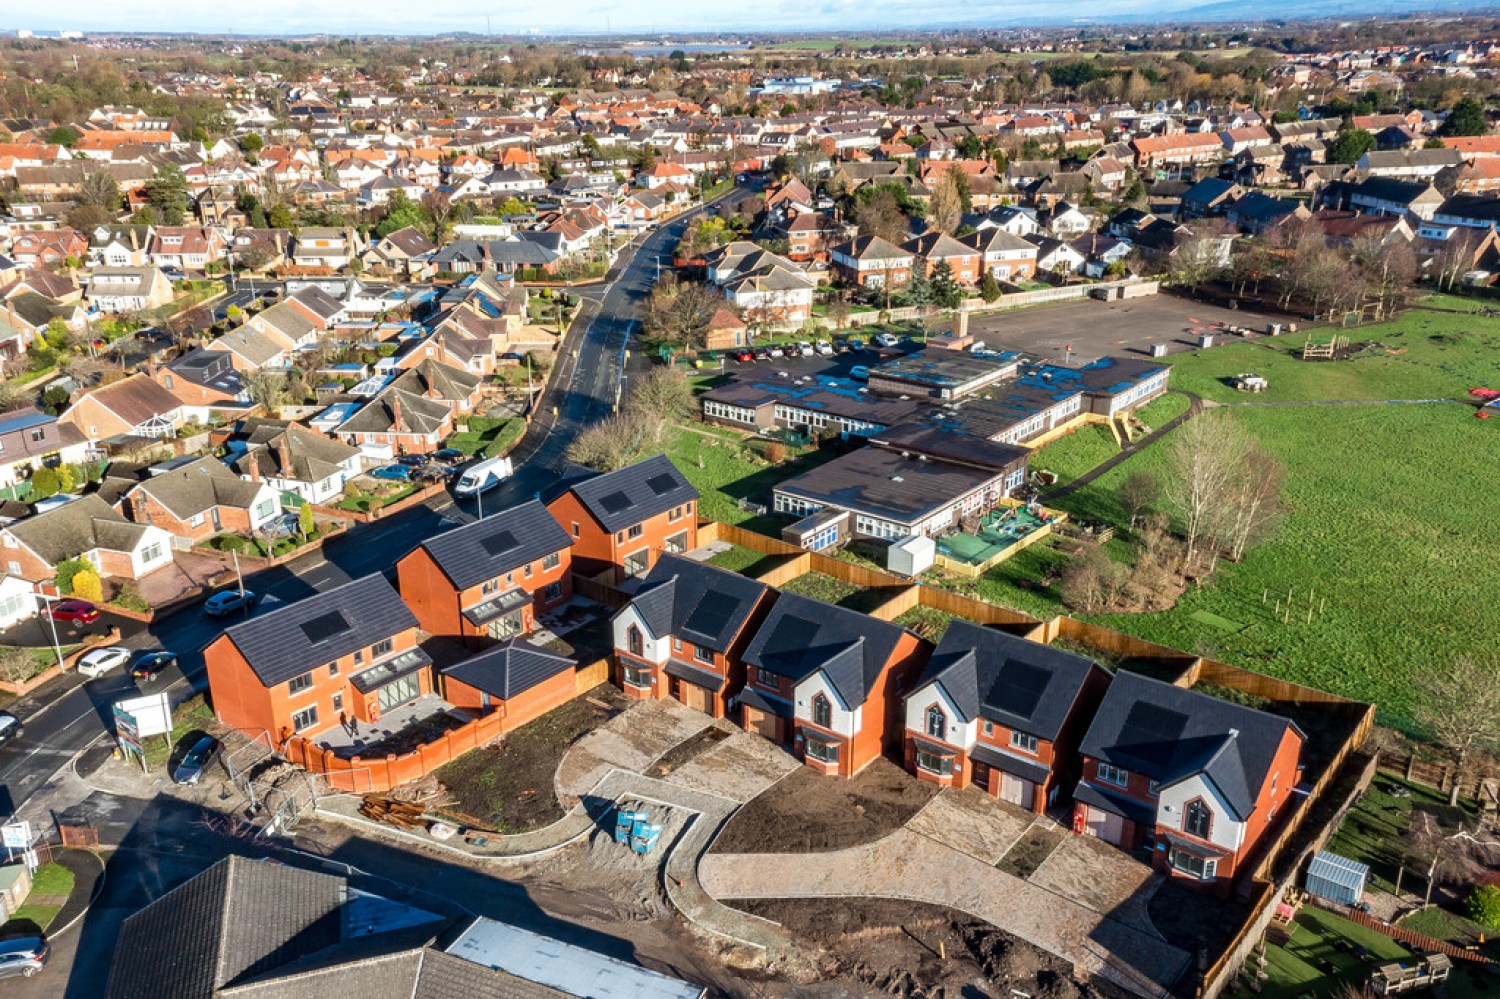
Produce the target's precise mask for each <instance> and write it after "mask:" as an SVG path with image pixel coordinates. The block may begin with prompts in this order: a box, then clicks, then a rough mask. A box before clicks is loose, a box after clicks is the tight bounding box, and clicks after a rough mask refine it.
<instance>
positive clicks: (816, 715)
mask: <svg viewBox="0 0 1500 999" xmlns="http://www.w3.org/2000/svg"><path fill="white" fill-rule="evenodd" d="M812 717H813V724H814V725H820V726H822V727H823V728H831V727H832V726H833V703H832V702H831V701H829V700H828V697H827V696H826V695H824V694H819V695H818V696H816V697H814V698H813V702H812Z"/></svg>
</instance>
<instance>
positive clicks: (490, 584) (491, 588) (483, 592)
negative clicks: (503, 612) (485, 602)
mask: <svg viewBox="0 0 1500 999" xmlns="http://www.w3.org/2000/svg"><path fill="white" fill-rule="evenodd" d="M499 589H500V580H498V579H487V580H485V581H484V582H483V583H481V584H479V595H480V596H482V597H488V596H492V595H493V594H495V593H496V592H497V591H499Z"/></svg>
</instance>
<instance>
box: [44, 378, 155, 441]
mask: <svg viewBox="0 0 1500 999" xmlns="http://www.w3.org/2000/svg"><path fill="white" fill-rule="evenodd" d="M171 387H172V386H171V385H168V386H167V388H171ZM46 439H47V431H46V430H44V429H40V428H38V429H36V430H33V431H32V432H31V440H32V443H34V444H40V443H41V442H42V441H44V440H46Z"/></svg>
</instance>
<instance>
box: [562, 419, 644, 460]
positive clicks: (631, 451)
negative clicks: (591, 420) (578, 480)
mask: <svg viewBox="0 0 1500 999" xmlns="http://www.w3.org/2000/svg"><path fill="white" fill-rule="evenodd" d="M650 422H651V419H650V418H649V417H647V416H645V414H642V413H619V414H617V415H615V416H611V417H609V418H608V419H605V420H602V421H600V422H599V423H596V424H594V425H593V426H591V427H589V428H588V429H586V430H584V431H583V432H582V433H581V434H579V435H578V436H577V437H575V438H573V443H572V444H569V445H568V451H567V457H568V460H569V461H572V462H576V463H577V464H580V465H584V466H587V467H589V468H593V469H596V470H598V471H601V472H612V471H614V470H615V469H617V468H624V467H625V466H626V465H628V464H630V463H631V462H633V461H634V460H635V459H636V458H637V457H638V456H639V455H640V453H641V449H642V446H643V445H644V444H645V443H646V442H647V441H648V440H649V439H650V437H651V436H652V428H651V426H650V425H649V424H650ZM657 422H658V423H659V421H657Z"/></svg>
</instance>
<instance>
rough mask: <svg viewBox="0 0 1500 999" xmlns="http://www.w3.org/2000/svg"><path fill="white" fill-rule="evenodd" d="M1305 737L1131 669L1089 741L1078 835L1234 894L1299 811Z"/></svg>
mask: <svg viewBox="0 0 1500 999" xmlns="http://www.w3.org/2000/svg"><path fill="white" fill-rule="evenodd" d="M1305 741H1306V737H1305V736H1304V735H1303V734H1302V732H1301V730H1300V729H1298V728H1297V726H1296V725H1295V724H1294V723H1292V722H1291V721H1289V720H1288V719H1286V718H1283V717H1281V716H1279V715H1273V714H1270V713H1268V712H1265V711H1257V710H1255V709H1254V708H1248V707H1244V706H1242V705H1239V704H1234V703H1232V702H1230V701H1224V700H1220V699H1219V698H1217V697H1210V696H1209V695H1207V694H1201V693H1198V692H1196V691H1192V690H1186V689H1184V688H1182V687H1177V686H1173V685H1172V684H1170V683H1164V682H1162V681H1160V680H1153V679H1151V678H1149V677H1145V676H1141V675H1140V674H1138V673H1129V672H1126V671H1123V670H1122V671H1120V672H1119V673H1116V674H1115V677H1114V680H1113V682H1111V684H1110V687H1109V692H1108V693H1107V694H1106V695H1105V696H1104V699H1103V701H1102V702H1101V703H1100V705H1099V711H1098V713H1097V714H1096V715H1095V716H1094V720H1093V722H1092V723H1091V724H1090V725H1089V729H1088V732H1087V734H1085V735H1084V737H1083V742H1082V744H1081V746H1080V752H1081V753H1082V756H1083V779H1082V780H1081V781H1080V782H1079V784H1078V789H1077V790H1076V791H1075V792H1074V795H1073V798H1074V802H1075V805H1074V812H1073V828H1074V830H1075V831H1077V832H1081V833H1084V834H1086V835H1090V836H1097V837H1098V838H1099V839H1102V840H1104V841H1105V842H1106V843H1112V844H1114V845H1116V846H1119V847H1121V848H1123V849H1126V850H1131V851H1136V850H1149V851H1150V858H1151V864H1152V866H1154V867H1155V868H1156V869H1157V870H1159V871H1163V872H1165V873H1167V874H1170V875H1172V876H1173V877H1179V878H1184V879H1188V880H1191V881H1193V882H1197V883H1200V884H1202V885H1204V886H1207V887H1211V888H1213V889H1215V890H1218V891H1222V892H1227V891H1229V890H1230V887H1231V885H1232V883H1233V881H1234V879H1235V878H1236V877H1238V875H1239V874H1240V873H1241V872H1242V871H1246V870H1249V869H1250V862H1251V861H1253V859H1254V858H1255V856H1256V853H1257V851H1258V850H1259V849H1260V847H1261V846H1262V844H1263V843H1264V842H1265V841H1266V839H1267V838H1268V834H1269V833H1270V832H1272V831H1273V830H1274V829H1275V828H1276V824H1277V821H1278V819H1280V820H1283V821H1284V820H1285V818H1286V815H1287V812H1288V811H1289V810H1290V809H1291V808H1293V807H1295V801H1296V800H1297V799H1296V798H1295V796H1294V794H1293V791H1294V789H1295V788H1296V786H1297V784H1298V782H1299V781H1300V779H1301V763H1300V757H1301V752H1302V745H1303V743H1304V742H1305Z"/></svg>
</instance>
